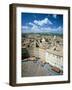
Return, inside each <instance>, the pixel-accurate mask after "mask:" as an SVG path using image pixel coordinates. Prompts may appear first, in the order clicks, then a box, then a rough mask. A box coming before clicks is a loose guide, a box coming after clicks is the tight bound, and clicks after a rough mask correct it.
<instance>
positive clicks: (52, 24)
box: [21, 13, 63, 33]
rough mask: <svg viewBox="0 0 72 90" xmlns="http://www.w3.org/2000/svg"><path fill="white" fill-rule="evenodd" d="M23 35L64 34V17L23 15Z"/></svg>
mask: <svg viewBox="0 0 72 90" xmlns="http://www.w3.org/2000/svg"><path fill="white" fill-rule="evenodd" d="M21 30H22V32H23V33H63V15H60V14H59V15H58V14H39V13H21Z"/></svg>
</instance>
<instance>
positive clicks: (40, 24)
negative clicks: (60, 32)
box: [34, 18, 52, 26]
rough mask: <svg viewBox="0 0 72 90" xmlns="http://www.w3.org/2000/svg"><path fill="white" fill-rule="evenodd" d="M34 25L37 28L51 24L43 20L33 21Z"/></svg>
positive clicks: (47, 20)
mask: <svg viewBox="0 0 72 90" xmlns="http://www.w3.org/2000/svg"><path fill="white" fill-rule="evenodd" d="M34 23H35V24H37V25H39V26H43V25H45V24H52V22H51V21H50V20H49V19H48V18H45V19H43V20H34Z"/></svg>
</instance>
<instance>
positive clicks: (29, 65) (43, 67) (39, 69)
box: [21, 60, 62, 77]
mask: <svg viewBox="0 0 72 90" xmlns="http://www.w3.org/2000/svg"><path fill="white" fill-rule="evenodd" d="M21 68H22V69H21V75H22V77H31V76H55V75H62V73H57V72H55V71H53V70H52V66H50V65H49V64H48V63H46V64H42V63H41V62H40V61H38V60H37V61H29V60H28V61H22V67H21Z"/></svg>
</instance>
